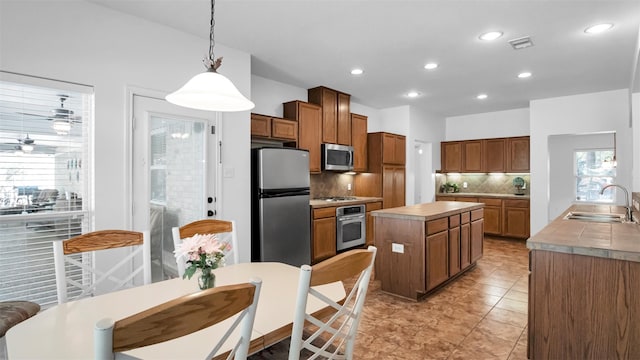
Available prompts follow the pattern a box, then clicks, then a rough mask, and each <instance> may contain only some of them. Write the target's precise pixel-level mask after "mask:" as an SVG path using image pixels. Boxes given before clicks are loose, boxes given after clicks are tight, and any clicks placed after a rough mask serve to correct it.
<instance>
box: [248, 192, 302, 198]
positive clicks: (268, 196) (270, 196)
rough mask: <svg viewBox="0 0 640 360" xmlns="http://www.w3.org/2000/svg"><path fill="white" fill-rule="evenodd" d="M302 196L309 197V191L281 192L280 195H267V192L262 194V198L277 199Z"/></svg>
mask: <svg viewBox="0 0 640 360" xmlns="http://www.w3.org/2000/svg"><path fill="white" fill-rule="evenodd" d="M300 195H309V191H308V190H305V191H286V192H279V193H265V192H261V193H260V197H261V198H277V197H287V196H300Z"/></svg>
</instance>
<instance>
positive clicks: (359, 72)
mask: <svg viewBox="0 0 640 360" xmlns="http://www.w3.org/2000/svg"><path fill="white" fill-rule="evenodd" d="M362 74H364V70H362V69H353V70H351V75H362Z"/></svg>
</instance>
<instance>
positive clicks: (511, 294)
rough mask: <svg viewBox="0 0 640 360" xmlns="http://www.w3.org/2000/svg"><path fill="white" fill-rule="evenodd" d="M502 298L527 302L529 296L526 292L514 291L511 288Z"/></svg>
mask: <svg viewBox="0 0 640 360" xmlns="http://www.w3.org/2000/svg"><path fill="white" fill-rule="evenodd" d="M504 298H505V299H511V300H518V301H522V302H527V301H529V294H527V293H526V292H522V291H518V290H514V289H513V288H511V290H509V291H508V292H507V293H506V294H504Z"/></svg>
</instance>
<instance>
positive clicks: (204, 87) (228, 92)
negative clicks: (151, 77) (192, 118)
mask: <svg viewBox="0 0 640 360" xmlns="http://www.w3.org/2000/svg"><path fill="white" fill-rule="evenodd" d="M166 99H167V101H168V102H170V103H172V104H176V105H180V106H184V107H188V108H192V109H198V110H209V111H246V110H251V109H253V108H254V107H255V104H254V103H253V102H251V101H250V100H249V99H247V98H246V97H244V96H243V95H242V94H241V93H240V91H238V89H237V88H236V87H235V86H234V85H233V83H232V82H231V81H230V80H229V79H227V78H226V77H225V76H224V75H220V74H218V73H217V72H214V71H206V72H203V73H200V74H198V75H196V76H194V77H193V78H191V80H189V81H188V82H187V83H186V84H185V85H184V86H183V87H181V88H180V89H178V90H177V91H175V92H173V93H171V94H169V95H167V97H166Z"/></svg>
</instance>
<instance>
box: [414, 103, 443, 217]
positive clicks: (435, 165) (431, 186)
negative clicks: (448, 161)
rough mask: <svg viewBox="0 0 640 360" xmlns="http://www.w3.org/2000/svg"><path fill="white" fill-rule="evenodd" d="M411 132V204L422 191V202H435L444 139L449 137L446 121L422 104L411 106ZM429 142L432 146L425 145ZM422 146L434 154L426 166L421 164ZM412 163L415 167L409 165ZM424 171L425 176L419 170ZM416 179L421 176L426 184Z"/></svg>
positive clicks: (429, 154)
mask: <svg viewBox="0 0 640 360" xmlns="http://www.w3.org/2000/svg"><path fill="white" fill-rule="evenodd" d="M410 114H411V115H410V124H409V135H408V136H407V205H409V204H413V203H414V199H415V195H416V194H415V191H419V192H421V194H420V195H421V196H420V197H421V199H422V202H432V201H434V200H435V171H436V169H440V142H441V141H443V140H444V136H445V121H444V118H443V117H441V116H437V115H434V114H430V113H428V112H427V111H424V110H423V109H421V108H418V107H411V112H410ZM422 144H429V145H430V146H422ZM416 145H418V146H421V147H422V148H423V151H429V153H428V154H425V153H423V155H422V156H424V157H426V156H431V157H430V158H429V159H424V160H423V165H425V167H426V168H423V167H422V166H417V165H415V164H416V161H418V159H417V158H416V157H417V156H418V155H417V154H416V152H415V146H416ZM409 164H411V166H409ZM418 169H421V170H422V174H421V175H417V174H416V173H415V172H416V171H418ZM416 179H420V181H421V182H422V184H418V183H416Z"/></svg>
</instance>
